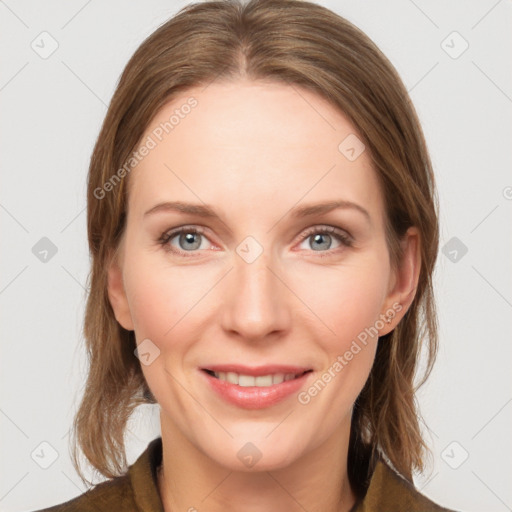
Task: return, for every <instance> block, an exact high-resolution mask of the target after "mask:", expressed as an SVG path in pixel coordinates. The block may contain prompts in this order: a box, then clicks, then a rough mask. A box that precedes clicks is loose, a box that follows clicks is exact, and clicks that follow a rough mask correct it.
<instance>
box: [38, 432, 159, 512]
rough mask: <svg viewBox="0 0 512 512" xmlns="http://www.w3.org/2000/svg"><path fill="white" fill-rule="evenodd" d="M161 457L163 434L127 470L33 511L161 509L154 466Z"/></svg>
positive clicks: (83, 511) (157, 464)
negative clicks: (56, 503) (63, 501)
mask: <svg viewBox="0 0 512 512" xmlns="http://www.w3.org/2000/svg"><path fill="white" fill-rule="evenodd" d="M161 460H162V438H161V437H158V438H156V439H154V440H153V441H151V442H150V443H149V444H148V447H147V448H146V450H145V451H144V452H143V453H142V454H141V455H140V456H139V458H138V459H137V460H136V461H135V463H134V464H132V465H131V466H130V467H129V468H128V471H127V473H125V474H124V475H121V476H118V477H116V478H112V479H110V480H107V481H105V482H101V483H99V484H97V485H95V486H94V487H93V488H91V489H89V490H88V491H86V492H85V493H83V494H81V495H80V496H77V497H75V498H73V499H71V500H69V501H66V502H65V503H61V504H59V505H55V506H53V507H50V508H45V509H41V510H37V511H34V512H111V511H113V510H115V511H116V512H129V511H134V510H151V512H163V510H164V509H163V505H162V501H161V499H160V495H159V492H158V483H157V478H156V470H157V467H158V466H159V464H160V463H161Z"/></svg>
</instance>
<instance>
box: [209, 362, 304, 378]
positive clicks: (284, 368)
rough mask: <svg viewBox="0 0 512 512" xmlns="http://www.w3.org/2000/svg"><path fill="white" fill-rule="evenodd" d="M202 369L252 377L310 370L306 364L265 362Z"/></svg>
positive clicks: (297, 373)
mask: <svg viewBox="0 0 512 512" xmlns="http://www.w3.org/2000/svg"><path fill="white" fill-rule="evenodd" d="M201 369H202V370H210V371H212V372H216V373H219V372H226V373H227V372H233V373H238V374H240V375H252V376H253V377H259V376H261V375H274V374H276V373H284V374H287V373H293V374H294V375H300V374H302V373H304V372H307V371H309V370H312V368H308V367H307V366H291V365H285V364H266V365H262V366H243V365H239V364H213V365H210V366H204V367H202V368H201Z"/></svg>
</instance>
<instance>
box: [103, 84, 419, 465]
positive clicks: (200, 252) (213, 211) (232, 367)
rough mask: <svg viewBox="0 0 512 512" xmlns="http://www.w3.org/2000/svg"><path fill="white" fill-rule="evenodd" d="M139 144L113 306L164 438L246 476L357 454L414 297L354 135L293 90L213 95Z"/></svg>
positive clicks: (158, 120) (161, 118)
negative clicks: (352, 444) (366, 406)
mask: <svg viewBox="0 0 512 512" xmlns="http://www.w3.org/2000/svg"><path fill="white" fill-rule="evenodd" d="M191 98H193V99H191ZM184 105H189V107H183V106H184ZM173 115H174V117H173V118H172V119H171V116H173ZM170 119H171V121H170ZM166 123H167V124H166ZM142 145H145V146H146V148H147V149H146V150H142V149H141V151H139V157H140V162H139V163H138V165H137V167H136V168H135V169H134V170H133V171H132V172H131V175H130V176H129V180H130V187H129V200H128V215H127V225H126V231H125V232H124V237H123V240H122V244H121V247H120V249H121V250H120V259H119V262H118V265H116V264H113V265H112V266H111V267H110V270H109V296H110V300H111V303H112V305H113V308H114V311H115V313H116V318H117V320H118V321H119V322H120V323H121V325H122V326H123V327H124V328H126V329H129V330H134V331H135V335H136V340H137V344H139V345H140V344H142V345H140V347H139V356H140V358H141V366H142V370H143V372H144V375H145V378H146V380H147V382H148V384H149V387H150V388H151V391H152V392H153V394H154V396H155V398H156V399H157V401H158V403H159V404H160V406H161V421H162V434H163V435H168V437H169V438H172V439H174V440H176V443H178V442H179V443H181V446H187V447H188V449H190V450H194V451H195V453H197V454H200V455H201V456H206V457H208V458H209V459H210V460H212V461H214V462H216V463H218V464H220V465H222V466H224V467H227V468H231V469H238V470H248V469H249V468H250V467H252V465H253V464H254V463H255V462H256V463H257V465H256V468H257V469H271V468H274V469H277V468H283V467H286V466H287V465H289V464H291V463H293V462H295V461H299V460H304V459H301V458H302V457H306V456H307V455H311V453H313V452H314V450H320V449H321V448H322V447H326V446H330V447H331V448H334V449H336V448H337V447H341V446H344V445H346V443H347V442H348V437H347V436H348V432H349V425H350V416H351V408H352V406H353V403H354V401H355V399H356V397H357V396H358V394H359V392H360V391H361V389H362V387H363V385H364V383H365V381H366V380H367V377H368V375H369V372H370V369H371V366H372V363H373V360H374V356H375V350H376V346H377V338H378V336H379V335H383V334H386V333H387V332H389V331H390V330H391V329H393V328H394V326H395V325H396V324H397V323H398V321H399V319H400V318H401V316H403V314H404V313H405V309H406V307H407V306H408V304H409V303H410V300H412V296H411V293H412V292H411V290H412V288H414V286H415V283H414V282H413V281H414V279H412V280H411V272H409V274H407V273H405V274H404V276H402V277H400V278H399V275H398V274H394V273H392V271H391V267H390V260H389V253H388V249H387V246H386V240H385V233H384V203H383V197H382V194H381V192H380V189H379V184H378V181H377V177H376V174H375V172H374V170H373V169H372V167H371V163H370V157H369V155H368V152H367V151H364V147H363V146H362V145H361V142H360V141H359V140H358V139H357V138H356V135H355V129H354V127H353V126H352V125H351V124H350V123H349V122H348V120H347V119H346V118H345V117H344V116H343V115H342V114H341V113H340V112H338V111H337V110H336V109H335V108H333V107H332V106H331V105H330V104H328V103H327V102H326V101H324V100H323V99H322V98H320V97H319V96H317V95H315V94H314V93H312V92H308V91H306V90H304V89H300V88H298V87H296V86H293V87H292V86H288V85H284V84H277V83H263V82H248V81H237V82H233V83H217V82H216V83H213V84H211V85H210V86H208V87H206V88H194V89H190V90H188V91H186V92H183V93H182V94H181V96H179V97H177V98H175V99H174V100H173V101H172V102H171V103H169V104H167V105H166V106H165V107H164V108H162V109H161V111H160V112H159V113H158V114H157V116H156V117H155V118H154V119H153V121H152V122H151V124H150V126H149V127H148V128H147V130H146V132H145V135H144V136H143V138H142V142H141V148H142ZM334 203H339V206H338V207H335V208H333V207H332V206H333V205H334ZM325 205H327V207H326V206H325ZM180 228H181V229H183V232H182V233H181V234H180V233H179V232H178V233H176V230H178V229H180ZM194 230H195V231H194ZM413 260H414V258H412V259H411V260H410V261H413ZM410 268H411V267H410ZM398 303H401V304H402V305H399V304H398ZM400 309H402V311H399V310H400ZM386 314H389V315H390V316H391V317H394V318H393V319H392V320H391V323H389V324H388V323H385V321H384V315H386ZM178 440H179V441H178ZM170 442H173V441H170ZM340 449H341V448H340ZM338 453H339V452H338Z"/></svg>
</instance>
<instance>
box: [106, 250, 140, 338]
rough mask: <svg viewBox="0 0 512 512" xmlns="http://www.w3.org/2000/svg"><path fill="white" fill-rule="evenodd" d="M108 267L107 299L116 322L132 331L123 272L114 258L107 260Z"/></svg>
mask: <svg viewBox="0 0 512 512" xmlns="http://www.w3.org/2000/svg"><path fill="white" fill-rule="evenodd" d="M109 260H110V263H109V265H108V270H107V274H108V288H107V289H108V298H109V300H110V305H111V306H112V309H113V310H114V315H115V317H116V320H117V321H118V322H119V323H120V324H121V326H122V327H124V328H125V329H126V330H128V331H133V330H134V327H133V321H132V317H131V314H130V307H129V305H128V299H127V297H126V291H125V288H124V282H123V272H122V269H121V267H120V265H119V262H118V259H117V257H116V256H111V257H110V258H109Z"/></svg>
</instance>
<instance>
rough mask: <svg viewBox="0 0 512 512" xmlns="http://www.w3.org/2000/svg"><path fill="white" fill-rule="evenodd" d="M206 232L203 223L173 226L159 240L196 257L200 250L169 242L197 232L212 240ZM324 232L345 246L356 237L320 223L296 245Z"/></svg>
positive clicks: (168, 247)
mask: <svg viewBox="0 0 512 512" xmlns="http://www.w3.org/2000/svg"><path fill="white" fill-rule="evenodd" d="M206 232H207V228H205V227H203V226H201V225H198V224H191V225H184V226H179V227H177V228H173V229H169V230H168V231H165V232H164V233H163V234H162V235H161V236H160V237H159V239H158V242H159V243H160V244H161V245H162V246H164V248H165V250H167V251H169V252H172V253H174V254H178V255H183V256H185V257H195V256H197V254H198V253H199V252H200V251H183V250H182V249H176V248H175V247H172V246H171V245H170V243H169V242H170V240H172V239H173V238H174V237H176V236H177V235H179V234H181V233H197V234H200V235H202V236H204V237H205V238H207V239H208V240H209V241H210V242H211V240H210V239H209V237H208V236H207V235H206ZM324 233H325V234H329V235H333V236H335V237H336V238H338V240H339V242H340V244H341V245H342V246H345V248H346V247H351V246H352V245H353V243H354V238H353V237H352V235H350V233H348V231H346V230H344V229H341V228H339V227H335V226H331V225H328V224H324V225H321V224H320V225H315V226H311V227H309V228H307V229H306V230H304V231H303V232H302V233H301V234H300V235H299V238H298V240H296V241H295V242H294V245H296V244H297V243H301V242H303V241H304V240H307V238H308V237H310V236H311V235H313V234H324ZM211 243H212V244H213V242H211ZM339 250H340V248H337V249H328V250H326V251H311V252H316V253H317V256H320V257H321V256H330V255H332V254H334V253H337V252H339Z"/></svg>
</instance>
